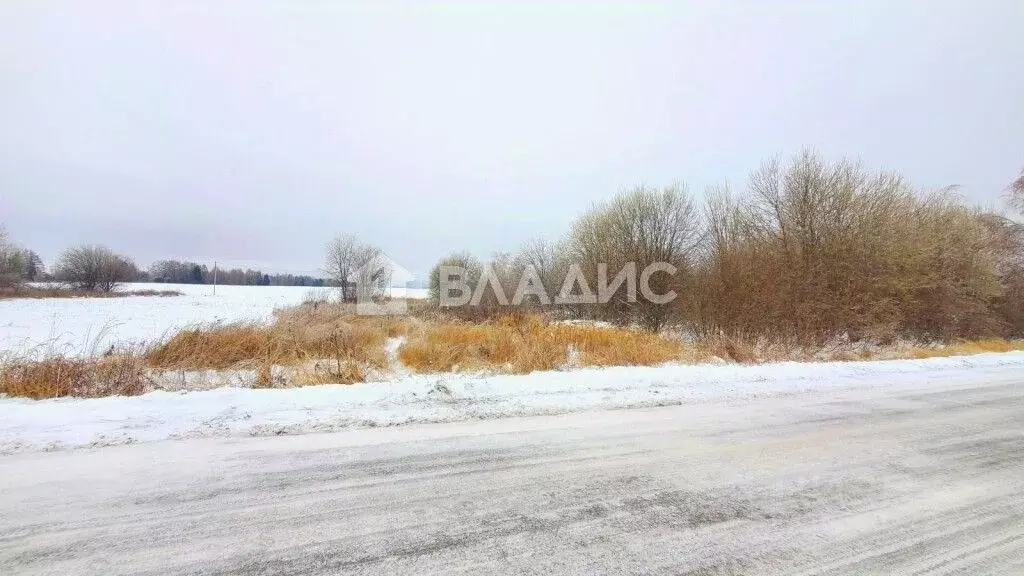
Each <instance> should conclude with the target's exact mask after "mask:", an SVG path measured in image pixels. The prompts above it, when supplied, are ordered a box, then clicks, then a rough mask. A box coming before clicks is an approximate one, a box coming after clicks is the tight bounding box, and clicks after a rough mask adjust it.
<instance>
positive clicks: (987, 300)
mask: <svg viewBox="0 0 1024 576" xmlns="http://www.w3.org/2000/svg"><path fill="white" fill-rule="evenodd" d="M1012 198H1013V197H1012V195H1011V200H1012ZM467 258H468V257H467V256H465V255H462V256H459V257H458V258H454V260H463V261H464V260H466V259H467ZM630 262H633V263H636V265H637V269H638V271H639V270H642V269H643V268H644V267H645V266H646V265H647V264H649V263H652V262H667V263H669V264H671V265H672V266H673V267H674V268H675V269H676V273H675V274H674V275H669V274H664V273H662V274H655V275H652V276H651V278H650V285H651V288H652V289H653V291H654V292H655V293H657V294H664V293H666V292H669V291H674V292H676V293H677V294H678V295H679V296H678V297H677V298H675V299H674V300H673V301H672V302H670V303H668V304H655V303H652V302H649V301H646V300H645V299H644V298H642V297H641V298H638V299H637V301H636V302H630V301H629V300H630V299H629V298H627V297H626V296H627V294H628V291H629V289H630V287H629V286H627V285H626V284H625V283H623V284H622V285H619V286H618V287H617V288H616V289H615V290H614V292H613V294H614V296H613V297H612V298H611V300H610V301H608V302H607V303H603V304H596V305H595V304H580V305H562V306H559V305H556V304H554V303H548V304H547V305H545V304H544V303H541V302H536V301H534V302H531V303H530V304H531V306H534V307H536V306H541V307H546V308H547V309H548V310H549V311H550V312H551V313H552V314H558V315H562V316H568V317H574V318H597V319H602V320H607V321H611V322H614V323H617V324H637V325H641V326H644V327H647V328H651V329H659V328H662V327H664V326H666V325H672V326H675V327H677V328H681V329H684V330H686V331H689V332H691V333H694V334H695V335H699V336H710V335H714V336H721V335H726V336H730V337H731V336H738V337H744V338H758V337H764V336H768V337H772V338H782V339H786V340H790V341H794V342H800V343H805V344H813V343H816V342H822V341H825V340H830V339H834V338H836V337H843V336H845V337H848V338H850V339H866V340H872V341H879V342H885V341H888V340H891V339H893V338H895V337H898V336H903V337H913V338H924V339H943V340H948V339H954V338H959V337H982V336H1020V335H1024V304H1022V303H1024V227H1022V226H1021V224H1019V223H1017V222H1014V221H1013V220H1010V219H1007V218H1006V217H1004V216H1002V215H1000V214H995V213H991V212H985V211H982V210H979V209H975V208H972V207H969V206H967V205H966V204H965V203H964V202H963V201H962V199H961V198H960V197H958V196H957V195H956V193H955V190H952V189H944V190H939V191H934V192H930V193H924V194H922V193H918V192H916V191H915V190H914V189H913V188H912V187H911V185H910V184H909V183H908V182H906V181H905V180H904V179H903V178H902V177H901V176H900V175H898V174H895V173H890V172H872V171H869V170H866V169H865V168H863V167H862V166H861V165H859V164H857V163H854V162H849V161H839V162H835V163H829V162H826V161H824V160H823V159H822V158H820V157H819V156H817V155H815V154H813V153H810V152H805V153H803V154H800V155H799V156H797V157H795V158H793V159H792V160H791V161H789V162H788V163H783V162H781V161H779V160H771V161H768V162H766V163H764V164H763V165H762V166H761V167H760V168H759V169H757V170H756V171H754V172H753V174H751V176H750V179H749V182H748V185H747V186H746V188H745V190H743V191H741V192H739V193H735V192H733V191H732V190H730V189H729V188H728V187H725V186H722V187H718V188H715V189H712V190H709V191H708V194H707V198H706V201H705V205H704V206H703V208H702V209H698V208H697V207H696V205H695V204H694V202H693V201H692V199H691V198H690V196H689V195H688V194H687V192H686V190H685V188H683V187H681V186H672V187H667V188H664V189H660V190H655V189H650V188H637V189H634V190H632V191H629V192H627V193H624V194H622V195H620V196H619V197H617V198H615V199H614V200H612V201H611V202H608V203H605V204H600V205H597V206H594V207H593V208H591V209H590V210H589V211H587V212H586V213H585V214H584V215H583V216H581V217H580V218H579V219H577V221H576V222H575V223H574V225H573V226H572V229H571V231H570V233H569V234H568V236H567V237H566V239H565V240H563V241H561V242H557V243H537V242H534V243H531V244H528V245H527V246H526V247H525V248H524V249H523V250H521V251H520V252H519V253H518V254H515V255H501V256H500V257H497V258H495V260H494V262H492V263H491V264H490V265H478V266H479V268H480V269H481V270H483V271H484V272H481V273H480V277H481V278H482V277H483V276H485V275H486V274H485V272H486V270H488V269H492V270H494V271H495V272H496V273H497V276H498V277H499V278H501V286H502V287H503V288H504V290H505V293H506V294H507V295H508V298H509V299H511V294H513V293H514V291H515V289H516V285H517V282H518V281H519V279H520V278H521V275H522V270H523V269H524V267H526V266H528V265H532V266H534V267H535V268H536V269H537V270H538V271H539V273H540V277H541V278H542V279H543V280H544V281H545V287H546V288H547V289H548V291H549V293H555V292H557V291H558V289H559V287H560V285H561V282H562V279H563V278H565V276H566V273H567V271H569V270H570V269H571V268H572V267H573V266H574V265H575V266H577V267H578V268H579V270H580V271H581V272H582V276H583V278H584V279H585V280H586V284H587V285H588V286H589V288H590V289H591V290H594V291H597V290H598V289H599V288H600V287H601V286H604V285H607V284H608V281H609V280H611V277H612V276H614V275H615V274H616V273H617V272H618V271H620V270H621V269H622V267H623V266H625V265H627V263H630ZM602 264H604V265H607V268H606V269H605V271H604V273H603V274H602V270H600V267H601V265H602ZM478 283H479V281H478V282H477V284H478ZM612 285H613V286H614V282H612ZM433 286H436V278H432V287H433ZM475 287H476V285H474V288H475ZM487 293H490V291H489V290H488V291H487ZM434 294H435V297H436V290H435V291H434ZM483 304H484V306H481V307H476V309H475V310H473V309H472V308H473V307H463V308H462V309H456V310H455V312H456V313H462V314H473V315H481V314H483V315H494V314H498V313H503V312H507V311H508V310H509V308H508V306H506V305H504V303H502V302H494V301H493V300H492V301H486V300H484V301H483Z"/></svg>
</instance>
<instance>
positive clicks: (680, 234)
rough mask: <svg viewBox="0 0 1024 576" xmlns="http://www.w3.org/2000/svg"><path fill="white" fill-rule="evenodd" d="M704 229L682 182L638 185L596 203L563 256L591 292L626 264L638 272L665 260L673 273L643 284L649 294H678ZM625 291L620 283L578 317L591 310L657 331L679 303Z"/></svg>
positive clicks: (576, 228)
mask: <svg viewBox="0 0 1024 576" xmlns="http://www.w3.org/2000/svg"><path fill="white" fill-rule="evenodd" d="M703 233H704V226H703V223H702V222H701V220H700V215H699V213H698V212H697V210H696V209H695V208H694V205H693V202H692V201H691V199H690V197H689V194H688V193H687V191H686V189H685V188H684V187H683V186H681V185H677V186H669V187H666V188H662V189H660V190H658V189H653V188H645V187H639V188H635V189H633V190H631V191H629V192H627V193H625V194H622V195H620V196H618V197H616V198H615V199H613V200H612V201H611V202H608V203H606V204H601V205H598V206H595V207H594V208H592V209H591V210H590V211H588V212H587V213H585V214H584V215H583V216H582V217H580V218H579V219H578V220H577V221H576V223H575V224H574V226H573V228H572V233H571V236H570V241H569V255H568V260H569V261H570V262H572V263H574V264H577V265H579V266H580V267H581V269H582V271H583V275H584V277H585V278H586V279H587V282H588V285H589V287H590V288H591V289H592V290H595V291H599V290H600V289H601V287H602V286H605V285H609V283H610V281H611V280H613V279H614V276H615V275H616V274H618V272H619V271H621V270H622V269H623V268H624V267H626V266H627V265H635V266H636V270H637V272H638V273H639V272H640V271H642V270H644V269H645V268H647V267H648V266H649V265H651V264H655V263H667V264H670V265H672V266H673V267H675V269H676V273H675V274H667V273H658V274H654V275H651V276H650V278H649V282H648V284H649V286H650V288H651V290H652V291H653V293H654V294H657V295H665V294H669V293H670V292H675V293H676V294H677V295H679V296H683V293H684V292H685V286H686V284H687V282H688V281H689V279H690V276H691V272H692V268H693V267H694V266H695V264H696V263H697V256H698V252H697V251H698V248H699V246H700V243H701V240H702V238H703ZM602 268H603V269H604V273H603V274H602ZM628 291H629V287H628V285H625V284H623V285H620V286H618V287H617V289H615V290H614V291H613V292H612V294H611V298H610V301H609V302H607V303H606V304H600V305H598V306H596V307H594V306H589V307H581V308H580V309H579V310H578V315H586V314H587V312H588V311H594V312H596V313H597V315H598V317H599V318H601V319H605V320H609V321H613V322H617V323H623V324H629V323H638V324H640V325H642V326H645V327H647V328H650V329H652V330H659V329H660V328H661V327H662V326H664V325H665V324H666V322H668V321H669V320H670V318H671V317H672V314H673V313H674V312H675V311H676V310H679V309H680V307H681V305H682V303H681V302H679V301H674V302H672V303H667V304H661V303H655V302H652V301H650V300H648V299H647V298H642V297H641V298H635V299H634V298H630V297H628Z"/></svg>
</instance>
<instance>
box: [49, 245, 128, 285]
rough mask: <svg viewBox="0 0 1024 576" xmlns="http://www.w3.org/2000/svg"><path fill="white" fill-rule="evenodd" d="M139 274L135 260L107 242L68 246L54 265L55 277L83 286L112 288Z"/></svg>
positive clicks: (67, 282)
mask: <svg viewBox="0 0 1024 576" xmlns="http://www.w3.org/2000/svg"><path fill="white" fill-rule="evenodd" d="M136 274H137V268H136V267H135V263H134V262H132V260H131V259H130V258H128V257H126V256H122V255H120V254H117V253H115V252H113V251H112V250H110V249H109V248H106V247H105V246H94V245H93V246H77V247H74V248H69V249H68V250H65V251H64V253H63V254H61V255H60V257H59V258H58V259H57V262H56V263H55V264H54V267H53V275H54V278H55V279H56V280H57V281H59V282H64V283H66V284H69V285H71V286H74V287H75V288H78V289H79V290H99V291H102V292H111V291H113V290H114V288H116V287H117V286H118V285H119V284H121V283H124V282H129V281H131V280H132V279H134V277H135V275H136Z"/></svg>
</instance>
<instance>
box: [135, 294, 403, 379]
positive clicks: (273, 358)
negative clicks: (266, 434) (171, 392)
mask: <svg viewBox="0 0 1024 576" xmlns="http://www.w3.org/2000/svg"><path fill="white" fill-rule="evenodd" d="M405 330H406V328H405V327H404V321H403V320H401V319H394V318H385V317H381V318H378V317H359V316H355V315H354V314H353V310H352V309H351V307H350V306H347V305H338V304H310V305H303V306H298V307H295V308H290V309H286V310H281V311H278V312H277V315H276V319H275V321H274V323H272V324H270V325H262V324H255V323H239V324H227V325H218V326H210V327H199V328H193V329H188V330H183V331H181V332H178V333H177V334H175V335H173V336H172V337H170V338H169V339H167V340H166V341H164V342H162V343H160V344H157V345H156V346H153V347H152V348H151V349H150V351H149V352H148V353H147V354H146V361H147V362H148V364H149V365H150V366H151V367H153V368H154V369H158V370H207V369H212V370H224V369H229V368H251V369H261V370H269V367H271V366H290V365H297V364H303V363H308V362H314V361H320V360H332V361H334V362H335V363H336V365H337V367H338V374H339V377H340V376H341V375H342V373H343V372H344V373H349V374H351V373H352V372H354V371H353V370H352V366H353V365H356V364H358V365H361V366H364V367H371V368H383V367H384V366H386V365H387V355H386V353H385V348H384V345H385V343H386V342H387V339H388V338H389V337H393V336H398V335H401V334H402V333H404V331H405Z"/></svg>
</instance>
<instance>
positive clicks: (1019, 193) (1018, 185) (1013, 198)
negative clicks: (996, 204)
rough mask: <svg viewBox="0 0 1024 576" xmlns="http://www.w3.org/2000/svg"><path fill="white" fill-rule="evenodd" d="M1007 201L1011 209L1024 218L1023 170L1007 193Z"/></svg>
mask: <svg viewBox="0 0 1024 576" xmlns="http://www.w3.org/2000/svg"><path fill="white" fill-rule="evenodd" d="M1006 200H1007V202H1008V203H1009V204H1010V207H1011V208H1013V209H1014V210H1016V211H1017V212H1018V213H1020V214H1021V215H1022V216H1024V170H1021V171H1020V176H1018V177H1017V179H1016V180H1014V181H1013V183H1012V184H1010V187H1009V189H1007V191H1006Z"/></svg>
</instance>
